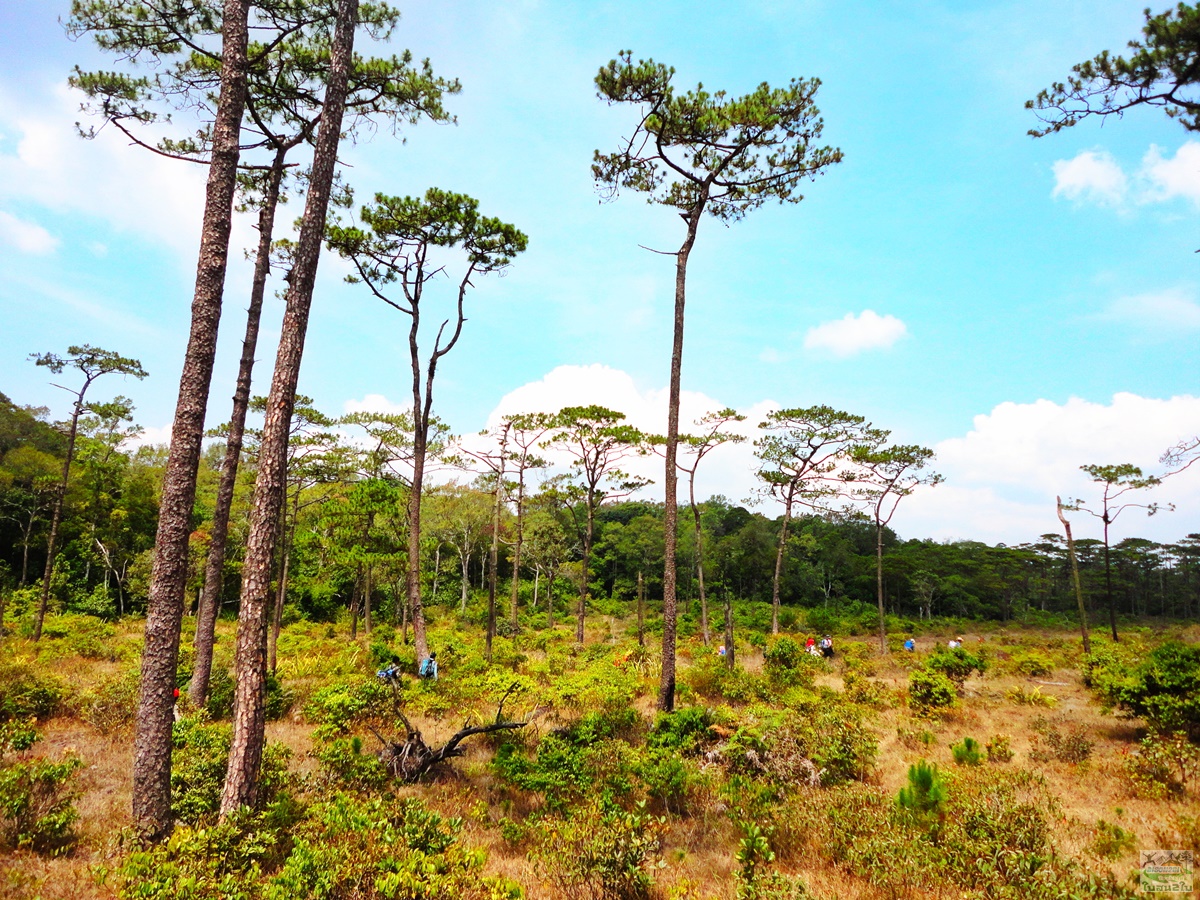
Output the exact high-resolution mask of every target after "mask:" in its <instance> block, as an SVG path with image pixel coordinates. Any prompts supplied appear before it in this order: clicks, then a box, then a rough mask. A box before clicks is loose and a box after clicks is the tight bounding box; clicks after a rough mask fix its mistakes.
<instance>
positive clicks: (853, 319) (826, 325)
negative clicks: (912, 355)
mask: <svg viewBox="0 0 1200 900" xmlns="http://www.w3.org/2000/svg"><path fill="white" fill-rule="evenodd" d="M906 334H908V327H907V326H906V325H905V324H904V323H903V322H901V321H900V320H899V319H897V318H896V317H895V316H881V315H879V314H878V313H876V312H874V311H873V310H870V309H865V310H863V311H862V313H860V314H859V315H857V316H856V315H854V313H846V315H845V316H843V317H842V318H840V319H834V320H833V321H832V322H823V323H822V324H820V325H817V326H815V327H813V328H810V329H808V333H807V334H805V335H804V348H805V349H806V350H816V349H822V350H828V351H830V352H831V353H833V355H834V356H853V355H854V354H856V353H861V352H862V351H863V350H877V349H882V348H886V347H890V346H892V345H893V344H894V343H896V341H898V340H900V338H902V337H904V336H905V335H906Z"/></svg>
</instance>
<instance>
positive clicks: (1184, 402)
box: [895, 393, 1200, 544]
mask: <svg viewBox="0 0 1200 900" xmlns="http://www.w3.org/2000/svg"><path fill="white" fill-rule="evenodd" d="M1198 432H1200V398H1198V397H1190V396H1180V397H1172V398H1171V399H1168V400H1158V399H1152V398H1147V397H1139V396H1137V395H1136V394H1128V393H1120V394H1117V395H1115V396H1114V397H1113V399H1112V402H1111V403H1109V404H1103V403H1092V402H1089V401H1086V400H1081V399H1078V398H1072V399H1071V400H1068V401H1067V402H1066V403H1064V404H1057V403H1053V402H1051V401H1049V400H1038V401H1036V402H1034V403H1001V404H1000V405H999V406H997V407H996V408H995V409H993V410H992V411H991V412H990V413H988V414H986V415H980V416H976V417H975V421H974V427H973V428H972V430H971V431H970V432H968V433H967V434H966V435H965V436H963V437H959V438H951V439H949V440H945V441H942V442H940V443H938V444H936V445H935V447H934V449H935V450H936V451H937V463H936V468H937V470H938V471H940V472H942V473H943V474H945V475H946V483H945V484H944V485H941V486H939V487H937V488H936V489H934V490H926V491H922V492H919V493H917V494H915V495H914V496H913V497H912V498H910V499H909V500H907V501H906V502H905V503H904V504H902V505H901V508H900V511H899V513H898V514H897V517H896V522H895V524H896V526H897V527H898V529H899V530H900V532H901V533H902V534H903V535H906V536H907V535H911V536H931V537H936V538H942V539H949V538H972V539H975V540H983V541H988V542H999V541H1003V542H1006V543H1012V544H1015V543H1021V542H1024V541H1029V540H1033V539H1035V538H1036V537H1037V536H1038V535H1040V534H1044V533H1048V532H1057V531H1058V530H1059V529H1060V527H1061V526H1060V525H1059V522H1058V518H1057V515H1056V513H1055V504H1054V498H1055V496H1056V495H1061V496H1062V497H1063V499H1064V500H1066V499H1067V498H1068V497H1082V498H1085V499H1094V498H1095V497H1096V491H1095V485H1094V484H1093V483H1092V482H1091V481H1089V479H1088V478H1087V476H1086V475H1084V474H1083V473H1082V472H1080V471H1079V466H1081V465H1085V464H1090V463H1101V464H1107V463H1126V462H1128V463H1132V464H1134V465H1137V466H1141V467H1142V469H1143V470H1145V471H1147V472H1156V471H1158V469H1159V467H1158V465H1157V460H1158V457H1159V456H1160V455H1161V454H1162V452H1163V451H1164V450H1165V449H1166V448H1167V447H1168V446H1170V445H1171V444H1173V443H1175V442H1177V441H1179V440H1180V439H1181V438H1183V437H1185V436H1187V435H1191V434H1196V433H1198ZM1144 496H1145V499H1146V500H1148V501H1150V500H1153V501H1158V502H1162V503H1166V502H1173V503H1175V504H1177V505H1178V507H1179V510H1178V512H1175V513H1163V514H1161V515H1158V516H1156V517H1154V518H1153V519H1150V520H1147V519H1146V518H1145V517H1144V515H1142V514H1141V513H1139V512H1138V511H1137V510H1129V511H1128V512H1126V514H1125V516H1123V517H1122V518H1121V519H1120V520H1119V525H1118V527H1117V530H1116V533H1115V536H1116V537H1117V538H1118V539H1120V537H1122V536H1125V535H1130V534H1137V535H1139V536H1144V537H1150V538H1155V539H1159V540H1167V539H1175V538H1178V537H1179V536H1180V535H1183V534H1186V533H1188V532H1192V531H1196V530H1198V529H1200V475H1198V474H1196V473H1192V472H1190V471H1189V472H1186V473H1184V474H1183V475H1179V476H1177V477H1175V478H1173V479H1171V480H1169V481H1168V482H1166V483H1165V484H1164V485H1163V486H1162V487H1160V488H1157V489H1155V490H1154V491H1148V492H1146V494H1145V495H1144ZM1074 518H1075V519H1076V520H1077V524H1076V530H1077V531H1078V533H1079V535H1080V536H1082V537H1098V536H1099V533H1098V530H1097V526H1096V525H1095V523H1094V522H1093V521H1092V520H1090V519H1089V518H1088V517H1086V516H1083V515H1082V514H1079V515H1076V516H1075V517H1074Z"/></svg>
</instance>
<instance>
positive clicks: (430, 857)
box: [263, 794, 521, 900]
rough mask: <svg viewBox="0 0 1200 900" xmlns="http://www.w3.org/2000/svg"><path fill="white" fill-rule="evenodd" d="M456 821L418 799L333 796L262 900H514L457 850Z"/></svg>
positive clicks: (515, 894)
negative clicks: (392, 799)
mask: <svg viewBox="0 0 1200 900" xmlns="http://www.w3.org/2000/svg"><path fill="white" fill-rule="evenodd" d="M461 830H462V821H461V820H460V819H446V818H443V817H442V816H440V815H438V814H437V813H435V812H431V811H430V810H428V809H426V808H425V806H424V804H422V803H421V802H420V801H419V800H402V801H399V802H390V801H384V800H367V801H361V800H355V799H353V798H350V797H347V796H344V795H340V794H339V795H335V796H334V797H332V798H331V799H330V800H329V801H328V802H325V803H321V804H318V805H316V806H314V807H313V808H312V810H311V811H310V813H309V815H308V816H307V817H306V818H305V819H304V821H302V822H301V823H300V825H299V826H298V827H297V828H296V829H295V831H294V846H293V847H292V851H291V853H290V854H289V855H288V857H287V860H286V861H285V862H284V864H283V866H282V867H281V868H280V870H279V872H278V874H276V875H275V876H274V877H273V878H271V879H270V880H269V881H268V882H267V885H266V890H265V891H264V893H263V897H264V898H265V900H293V898H297V897H310V898H321V900H422V898H428V900H434V898H443V897H444V898H456V900H517V898H519V897H520V896H521V889H520V888H519V887H518V886H517V885H515V884H514V883H512V882H510V881H507V880H506V879H501V878H495V877H492V876H484V875H483V874H482V869H483V865H484V862H485V861H486V855H485V854H484V852H483V851H480V850H469V849H466V848H465V847H463V846H462V844H461V843H459V834H460V832H461Z"/></svg>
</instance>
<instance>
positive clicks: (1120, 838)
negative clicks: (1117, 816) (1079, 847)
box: [1088, 819, 1137, 859]
mask: <svg viewBox="0 0 1200 900" xmlns="http://www.w3.org/2000/svg"><path fill="white" fill-rule="evenodd" d="M1136 846H1137V835H1135V834H1131V833H1130V832H1128V831H1126V830H1125V829H1124V828H1122V827H1121V826H1120V825H1116V824H1114V823H1112V822H1105V821H1104V820H1103V819H1101V820H1100V821H1099V822H1097V823H1096V836H1095V837H1094V838H1093V839H1092V843H1091V845H1090V846H1089V848H1088V849H1090V850H1091V851H1092V852H1093V853H1095V854H1096V855H1097V856H1099V857H1101V858H1102V859H1116V858H1117V857H1119V856H1124V855H1125V854H1126V853H1128V852H1129V851H1130V850H1132V849H1133V848H1134V847H1136Z"/></svg>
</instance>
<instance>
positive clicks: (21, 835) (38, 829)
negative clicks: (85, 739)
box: [0, 734, 83, 852]
mask: <svg viewBox="0 0 1200 900" xmlns="http://www.w3.org/2000/svg"><path fill="white" fill-rule="evenodd" d="M26 737H27V735H21V736H20V737H18V738H17V740H16V741H15V742H14V743H13V744H12V746H13V747H14V749H15V748H16V747H17V746H19V744H21V743H24V742H25V738H26ZM7 740H9V741H13V738H12V735H11V734H10V735H9V736H8V738H7ZM26 746H28V744H26ZM82 767H83V762H82V760H80V759H79V757H77V756H67V757H64V758H63V759H62V760H61V761H60V762H51V761H49V760H46V759H29V760H15V761H3V762H0V847H2V848H4V849H7V850H26V849H27V850H35V851H38V852H54V851H57V850H60V849H61V848H63V847H64V846H66V845H67V844H68V843H70V842H71V841H72V840H73V835H72V834H71V826H72V825H73V824H74V823H75V821H76V820H77V819H78V818H79V813H78V812H77V811H76V810H75V797H76V796H77V794H78V790H77V789H76V787H75V785H74V781H75V775H76V773H77V772H78V771H79V769H81V768H82Z"/></svg>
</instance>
